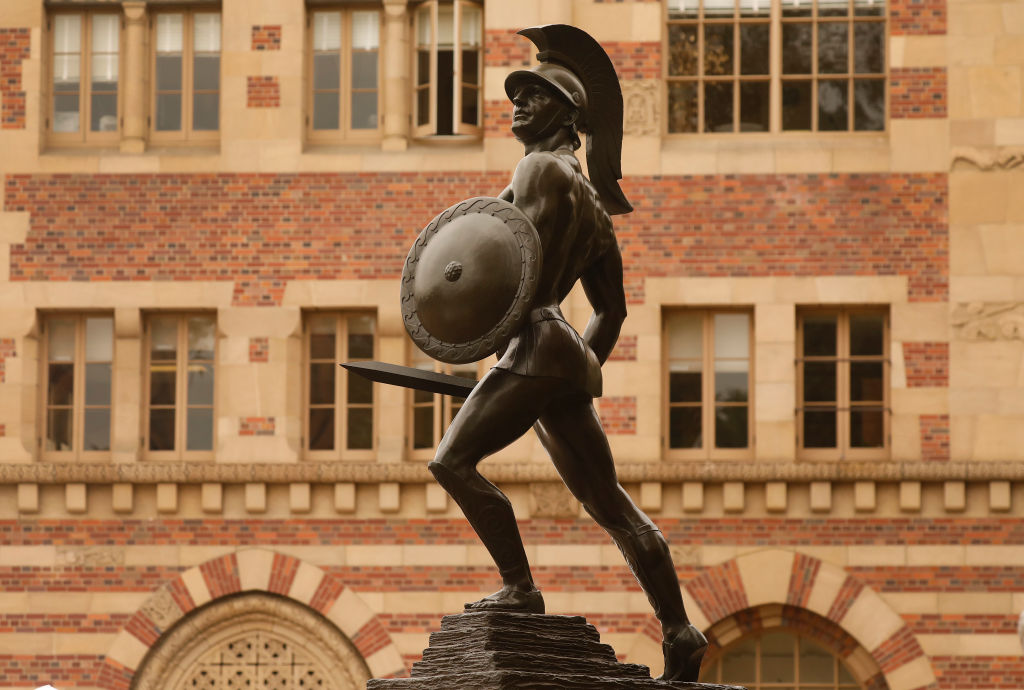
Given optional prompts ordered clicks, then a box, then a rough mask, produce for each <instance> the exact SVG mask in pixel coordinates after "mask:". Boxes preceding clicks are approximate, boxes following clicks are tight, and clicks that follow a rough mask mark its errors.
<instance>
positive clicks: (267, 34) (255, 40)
mask: <svg viewBox="0 0 1024 690" xmlns="http://www.w3.org/2000/svg"><path fill="white" fill-rule="evenodd" d="M252 49H253V50H281V25H280V24H268V25H264V26H259V25H255V26H253V27H252Z"/></svg>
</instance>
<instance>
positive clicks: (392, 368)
mask: <svg viewBox="0 0 1024 690" xmlns="http://www.w3.org/2000/svg"><path fill="white" fill-rule="evenodd" d="M341 366H343V367H345V368H346V369H347V370H348V371H351V372H352V373H354V374H358V375H359V376H362V377H363V378H365V379H369V380H371V381H377V382H378V383H387V384H389V385H392V386H402V387H403V388H413V389H415V390H419V391H428V392H430V393H440V394H441V395H454V396H456V397H459V398H465V397H466V396H468V395H469V394H470V392H471V391H472V390H473V387H474V386H476V381H474V380H473V379H467V378H465V377H463V376H452V375H450V374H438V373H437V372H434V371H424V370H423V369H415V368H413V367H403V366H401V365H400V364H388V363H387V362H343V363H342V365H341Z"/></svg>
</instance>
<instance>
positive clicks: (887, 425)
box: [795, 305, 892, 461]
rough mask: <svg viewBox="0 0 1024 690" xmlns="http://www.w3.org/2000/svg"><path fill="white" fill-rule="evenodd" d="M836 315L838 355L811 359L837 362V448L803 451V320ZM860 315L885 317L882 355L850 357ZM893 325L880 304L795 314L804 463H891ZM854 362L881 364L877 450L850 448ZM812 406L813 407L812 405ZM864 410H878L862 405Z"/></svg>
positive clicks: (800, 446) (799, 438) (804, 310)
mask: <svg viewBox="0 0 1024 690" xmlns="http://www.w3.org/2000/svg"><path fill="white" fill-rule="evenodd" d="M826 314H836V315H837V323H836V356H835V357H826V356H820V357H817V356H812V357H813V359H812V361H828V360H835V361H836V363H837V366H836V370H837V371H836V401H835V402H836V447H835V448H804V445H803V444H804V411H805V410H806V409H807V407H808V406H807V404H806V403H805V401H804V367H803V364H804V362H805V361H807V360H806V358H805V356H804V339H803V330H804V318H805V317H806V316H807V315H819V316H820V315H826ZM857 314H871V315H881V316H882V317H883V326H882V327H883V331H882V354H881V355H857V356H851V355H850V352H849V350H850V337H849V336H850V317H851V316H853V315H857ZM891 338H892V322H891V314H890V311H889V309H888V308H885V307H880V306H878V305H863V306H846V305H842V306H839V305H837V306H813V307H798V309H797V313H796V360H795V365H796V398H795V399H796V420H795V421H796V452H797V457H798V458H799V459H801V460H811V461H840V460H849V461H866V460H888V459H889V457H890V453H891V452H892V343H891V342H890V340H891ZM853 361H881V362H882V395H883V399H882V438H883V445H882V447H880V448H878V447H875V448H854V447H852V446H851V445H850V426H851V424H850V411H851V408H852V403H851V400H850V366H849V365H850V363H851V362H853ZM812 407H813V406H812ZM862 407H876V406H875V405H862Z"/></svg>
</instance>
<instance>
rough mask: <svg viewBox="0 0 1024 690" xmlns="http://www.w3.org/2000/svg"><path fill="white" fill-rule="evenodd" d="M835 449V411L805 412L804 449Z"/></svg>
mask: <svg viewBox="0 0 1024 690" xmlns="http://www.w3.org/2000/svg"><path fill="white" fill-rule="evenodd" d="M835 447H836V412H835V410H806V411H805V412H804V448H835Z"/></svg>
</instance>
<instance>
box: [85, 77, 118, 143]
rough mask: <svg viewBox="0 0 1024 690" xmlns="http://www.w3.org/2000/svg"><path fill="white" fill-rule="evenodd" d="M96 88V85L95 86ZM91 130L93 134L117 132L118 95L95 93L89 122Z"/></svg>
mask: <svg viewBox="0 0 1024 690" xmlns="http://www.w3.org/2000/svg"><path fill="white" fill-rule="evenodd" d="M93 88H96V84H93ZM89 129H90V130H92V131H93V132H116V131H117V95H116V94H112V93H94V94H93V95H92V105H91V113H90V120H89Z"/></svg>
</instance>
